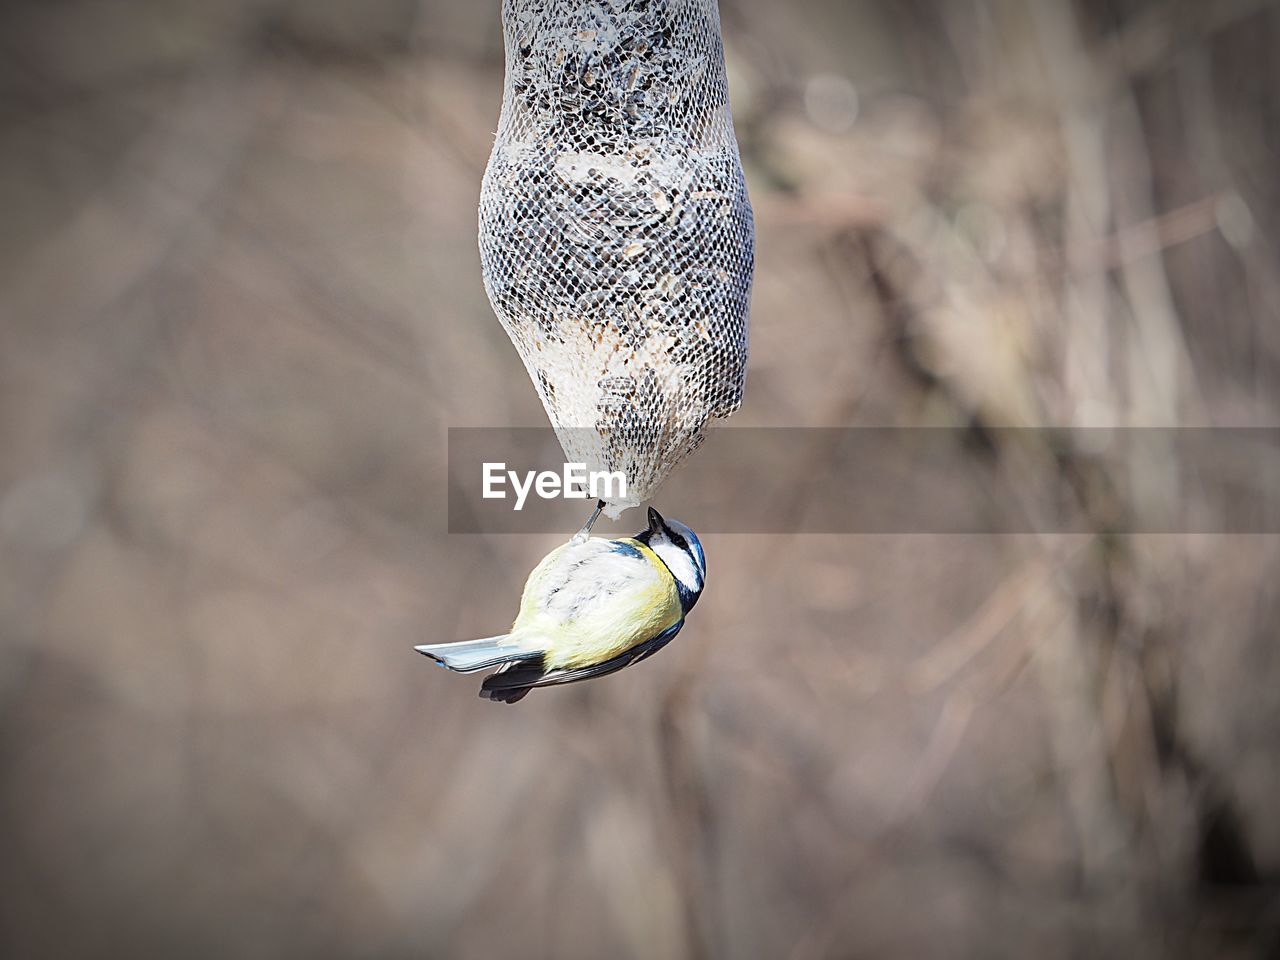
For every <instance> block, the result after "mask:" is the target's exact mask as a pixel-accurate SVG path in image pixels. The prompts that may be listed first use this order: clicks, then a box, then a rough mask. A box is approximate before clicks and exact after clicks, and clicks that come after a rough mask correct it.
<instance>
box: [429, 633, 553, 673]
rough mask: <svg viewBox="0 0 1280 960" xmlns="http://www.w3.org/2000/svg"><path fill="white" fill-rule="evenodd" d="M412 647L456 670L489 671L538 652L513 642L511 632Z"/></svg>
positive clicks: (460, 671)
mask: <svg viewBox="0 0 1280 960" xmlns="http://www.w3.org/2000/svg"><path fill="white" fill-rule="evenodd" d="M413 649H415V650H417V651H418V652H419V653H421V654H423V655H425V656H428V657H430V658H431V659H432V660H434V661H435V662H436V663H438V664H440V666H442V667H448V668H449V669H450V670H453V671H455V672H457V673H475V672H476V671H477V670H488V669H489V668H490V667H497V666H501V665H502V664H504V663H510V662H512V661H515V660H524V659H526V658H527V657H529V656H531V655H533V654H534V653H536V651H531V650H526V649H523V648H521V647H519V646H516V645H515V644H513V643H511V642H510V635H509V634H503V635H502V636H500V637H485V638H484V639H482V640H459V641H458V642H457V643H424V644H423V645H422V646H420V647H414V648H413Z"/></svg>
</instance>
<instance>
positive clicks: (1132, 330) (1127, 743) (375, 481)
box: [0, 0, 1280, 960]
mask: <svg viewBox="0 0 1280 960" xmlns="http://www.w3.org/2000/svg"><path fill="white" fill-rule="evenodd" d="M497 8H498V3H497V0H485V2H463V0H358V2H357V0H348V2H338V0H305V2H304V0H221V2H218V3H205V2H196V0H167V2H157V0H119V2H111V3H105V2H90V0H63V2H59V3H48V2H34V0H27V2H16V0H14V2H10V3H7V4H5V5H4V6H3V8H2V11H0V206H2V209H3V210H4V223H5V228H4V229H3V231H0V317H2V318H3V319H2V322H0V718H2V719H0V851H3V853H2V854H0V944H3V945H4V947H5V949H4V953H5V954H6V955H7V956H13V957H63V956H67V957H115V956H122V955H123V956H186V957H259V956H261V957H319V956H335V957H362V956H368V957H401V956H403V957H410V956H413V957H463V958H488V957H494V956H502V955H508V954H517V955H520V956H526V957H562V958H578V957H581V958H595V957H601V956H617V957H636V958H649V957H672V958H702V957H735V958H736V957H745V958H755V957H758V958H789V960H816V958H826V957H852V956H866V957H880V956H888V957H905V956H911V957H918V956H930V955H967V956H975V957H998V956H1008V957H1014V956H1017V957H1022V956H1027V955H1029V954H1030V953H1031V952H1032V951H1035V952H1036V954H1037V955H1040V956H1045V957H1068V956H1085V955H1087V956H1118V955H1124V956H1161V957H1163V956H1206V957H1208V956H1213V957H1255V956H1258V957H1262V956H1275V955H1276V952H1277V951H1278V950H1280V818H1278V817H1277V816H1276V811H1277V809H1280V802H1278V800H1277V797H1278V794H1280V647H1278V645H1277V641H1278V640H1280V636H1278V632H1280V543H1277V539H1276V538H1275V537H1265V536H1246V535H1236V536H1228V535H1208V534H1205V535H1197V536H1191V535H1169V536H1132V535H1117V534H1115V533H1114V530H1116V529H1117V527H1119V528H1120V529H1123V526H1124V524H1123V522H1122V521H1123V518H1120V522H1118V521H1117V518H1116V517H1115V516H1114V510H1113V509H1112V506H1110V505H1109V504H1110V501H1109V500H1108V497H1107V495H1106V490H1107V489H1108V483H1109V482H1112V481H1115V482H1118V481H1119V480H1120V479H1122V478H1119V477H1114V476H1112V477H1109V476H1107V474H1106V471H1100V470H1099V469H1097V467H1096V464H1093V463H1092V462H1091V459H1090V451H1089V450H1087V449H1080V450H1067V451H1056V452H1055V453H1054V454H1053V456H1052V457H1050V456H1048V455H1047V454H1045V452H1044V451H1039V450H1037V449H1036V448H1035V445H1034V444H1028V445H1024V446H1020V447H1019V449H1017V450H1006V449H1003V448H1002V447H1001V445H1000V444H999V443H987V444H986V445H983V444H981V443H978V444H975V445H974V451H973V454H972V455H973V456H974V457H982V458H985V459H984V462H986V463H987V464H989V465H990V469H992V470H994V471H996V472H998V473H1000V474H1001V475H1002V476H1003V477H1004V479H1005V480H1006V481H1009V482H1011V484H1012V485H1013V486H1015V487H1016V484H1017V481H1018V478H1019V477H1022V476H1034V475H1037V472H1038V471H1044V470H1052V471H1059V472H1061V473H1062V474H1064V475H1066V476H1070V477H1071V478H1073V484H1074V488H1075V489H1076V490H1077V494H1078V496H1079V498H1080V500H1081V502H1082V503H1083V504H1084V506H1085V508H1086V510H1089V511H1091V515H1092V516H1094V517H1096V530H1095V532H1093V533H1080V534H1074V535H1070V536H1067V535H1057V536H1047V535H1039V536H1037V535H1025V536H976V535H974V536H926V535H913V536H890V535H877V536H813V535H810V536H801V535H782V534H779V535H770V536H765V535H750V536H748V535H739V536H729V535H719V536H708V537H707V538H706V541H705V545H706V549H707V553H708V557H709V560H710V568H711V576H712V582H711V584H710V587H709V590H708V592H707V594H706V595H705V597H704V599H703V600H702V602H701V603H700V605H699V607H698V609H697V612H696V613H695V614H694V616H693V617H692V618H691V620H690V624H689V627H688V628H687V629H686V630H685V631H684V632H683V634H682V635H681V637H680V639H679V642H678V643H677V644H674V645H673V646H672V647H670V648H669V649H668V650H667V651H666V652H664V654H663V655H662V656H661V657H657V658H655V659H653V660H650V661H647V662H646V663H645V664H644V665H643V666H641V667H637V668H636V669H634V670H631V671H627V672H626V673H624V674H620V675H617V676H614V677H611V678H608V679H605V680H601V681H597V682H594V683H590V684H584V685H578V686H574V687H568V688H565V689H561V690H553V691H544V692H541V693H536V694H535V695H533V696H531V697H529V698H528V699H527V700H526V701H525V702H523V703H521V704H519V706H517V707H510V708H507V707H500V706H495V705H491V704H488V703H483V702H481V701H479V700H478V699H476V688H477V683H476V682H475V678H461V677H456V676H450V675H448V674H446V673H444V672H443V671H440V670H437V669H434V668H432V667H431V666H430V665H429V664H428V663H426V662H425V661H423V660H422V659H421V658H420V657H418V656H416V655H414V654H413V653H412V652H411V651H410V650H409V647H410V645H411V644H413V643H416V642H423V641H424V640H427V639H431V640H447V639H457V638H464V637H470V636H483V635H488V634H491V633H493V632H495V631H496V630H497V629H500V628H502V627H503V626H505V625H506V623H507V622H508V621H509V618H510V617H511V616H512V615H513V614H514V610H515V606H516V600H517V596H518V592H519V588H520V585H521V584H522V582H523V580H524V577H525V575H526V574H527V572H528V570H529V569H530V568H531V566H532V565H533V563H534V562H535V561H536V560H537V559H538V558H539V557H540V556H541V555H542V554H543V553H544V552H546V550H548V549H549V548H550V547H551V546H552V545H553V543H555V542H556V541H557V538H555V537H551V536H546V535H543V536H532V535H528V536H516V535H507V536H498V535H470V536H467V535H452V536H450V535H448V534H447V533H446V530H447V511H446V506H445V502H444V501H445V488H446V483H445V476H446V472H445V462H444V458H445V452H446V429H447V428H448V427H450V426H539V425H542V424H544V423H545V419H544V414H543V413H542V410H541V408H540V405H539V404H538V401H537V399H536V397H535V394H534V391H533V389H532V387H531V386H530V384H529V382H528V379H527V377H526V375H525V372H524V370H523V368H522V366H521V364H520V362H519V360H518V358H517V356H516V353H515V350H514V349H513V348H512V347H511V345H510V344H509V342H508V341H507V338H506V336H505V335H504V334H503V332H502V330H501V328H500V327H499V325H498V323H497V321H496V320H495V319H494V317H493V315H492V312H491V310H490V308H489V306H488V304H487V301H486V299H485V295H484V291H483V288H482V286H481V282H480V269H479V262H478V255H477V252H476V239H475V238H476V201H477V197H478V193H479V184H480V176H481V172H482V170H483V166H484V163H485V160H486V158H487V155H488V151H489V148H490V146H491V143H492V131H493V130H494V128H495V126H496V121H497V115H498V105H499V99H500V94H501V82H502V70H503V65H502V51H501V37H500V30H499V18H498V9H497ZM721 8H722V18H723V24H724V31H725V39H726V47H727V54H728V61H729V69H730V73H731V75H732V82H733V89H732V98H733V107H734V114H735V119H736V122H737V127H738V135H739V138H740V142H741V146H742V150H743V155H744V163H745V166H746V169H747V176H748V181H749V184H750V188H751V192H752V199H753V201H754V204H755V208H756V214H757V219H758V229H759V243H758V268H757V280H756V289H755V297H754V306H753V314H752V357H751V366H750V376H749V381H748V388H747V394H746V402H745V405H744V407H743V409H742V410H741V412H740V413H739V414H737V416H736V417H735V418H734V420H733V423H734V424H735V425H755V426H841V425H850V424H857V425H895V426H911V425H925V426H953V425H972V426H974V427H976V428H978V429H979V431H980V430H981V428H982V427H983V426H984V425H985V426H1044V425H1049V426H1173V425H1192V426H1215V425H1216V426H1224V425H1226V426H1268V427H1276V426H1280V376H1278V374H1280V323H1277V321H1278V320H1280V176H1277V172H1278V171H1280V56H1277V53H1278V52H1280V2H1276V0H1184V2H1155V0H1146V2H1142V0H1077V2H1068V0H1056V2H1055V0H1039V2H1014V0H958V2H943V0H876V2H872V0H850V2H835V0H792V2H790V3H786V4H782V3H776V2H773V0H723V2H722V4H721ZM814 455H815V456H816V457H821V456H822V455H823V451H821V450H817V451H815V454H814ZM809 466H810V465H807V464H805V463H803V462H800V463H778V464H777V465H776V469H777V470H778V471H784V472H785V471H791V472H792V473H793V474H794V477H795V480H794V483H793V484H792V489H793V490H794V492H795V497H794V500H793V501H791V502H786V503H779V504H778V509H780V510H791V511H797V512H798V513H803V512H804V511H813V510H821V509H822V505H821V504H820V503H813V502H810V501H808V500H806V498H805V497H804V489H805V488H804V478H805V476H806V470H807V469H808V467H809ZM1135 469H1138V470H1139V471H1140V469H1141V467H1140V464H1139V465H1135ZM1274 476H1275V474H1274V473H1273V474H1272V477H1273V478H1274ZM681 478H682V475H681V474H676V475H675V476H674V477H673V479H672V480H671V481H670V484H669V487H670V489H671V491H672V493H673V495H678V493H679V489H680V485H681V483H682V482H683V481H682V479H681ZM1123 479H1125V480H1126V482H1137V483H1139V484H1141V485H1143V489H1146V490H1147V491H1148V492H1149V495H1148V496H1145V497H1143V498H1141V499H1140V501H1139V505H1138V509H1146V508H1148V507H1150V508H1152V509H1158V507H1159V504H1160V503H1161V500H1162V497H1165V496H1167V495H1169V491H1167V490H1165V489H1164V488H1163V486H1162V484H1163V482H1164V480H1163V478H1162V477H1160V476H1158V475H1156V476H1147V477H1143V476H1138V477H1136V478H1134V477H1128V478H1123ZM1267 480H1268V478H1267V477H1264V476H1254V475H1252V472H1250V475H1246V476H1241V477H1240V478H1239V482H1240V483H1241V484H1243V485H1244V486H1245V487H1246V488H1247V487H1249V485H1260V484H1264V483H1266V482H1267ZM724 493H725V496H732V495H733V483H732V480H731V479H730V478H726V480H725V491H724ZM797 515H798V514H797ZM683 519H685V520H687V521H688V522H690V523H691V524H692V525H693V526H694V527H695V528H696V527H697V525H698V518H697V517H692V516H691V517H684V518H683ZM639 526H640V521H639V520H636V519H635V516H633V515H627V516H624V518H623V520H622V521H621V522H620V523H619V524H618V525H616V526H614V527H612V528H610V527H609V526H608V525H602V526H601V527H600V528H599V531H600V532H609V533H613V532H615V531H619V530H628V531H630V530H632V529H633V528H634V529H638V528H639Z"/></svg>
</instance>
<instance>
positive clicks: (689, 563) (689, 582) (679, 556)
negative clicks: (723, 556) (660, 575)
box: [649, 540, 702, 590]
mask: <svg viewBox="0 0 1280 960" xmlns="http://www.w3.org/2000/svg"><path fill="white" fill-rule="evenodd" d="M649 546H650V547H651V548H652V549H653V552H654V553H656V554H657V555H658V556H659V557H660V558H661V559H662V562H663V563H665V564H666V565H667V569H668V570H670V571H671V575H672V576H673V577H675V578H676V579H677V580H679V581H680V582H681V583H682V584H684V585H685V587H686V588H688V589H689V590H700V589H702V577H701V575H700V574H699V573H698V568H697V566H695V565H694V562H693V558H692V557H691V556H689V554H688V553H687V552H686V551H684V550H681V549H680V548H679V547H677V546H676V545H675V544H674V543H672V542H671V541H670V540H664V541H661V542H657V543H650V544H649Z"/></svg>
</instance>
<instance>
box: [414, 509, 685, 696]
mask: <svg viewBox="0 0 1280 960" xmlns="http://www.w3.org/2000/svg"><path fill="white" fill-rule="evenodd" d="M599 509H600V508H599V507H597V509H596V514H594V515H593V516H592V518H591V520H588V521H587V525H586V526H585V527H583V529H582V530H580V531H579V532H578V534H576V535H575V536H574V537H573V539H571V540H570V541H569V542H568V543H565V544H562V545H561V546H559V547H556V548H555V549H554V550H552V551H551V552H550V553H549V554H547V555H546V557H544V558H543V559H542V561H541V562H540V563H539V564H538V565H537V566H536V567H535V568H534V569H533V572H532V573H530V574H529V579H528V581H527V582H526V583H525V587H524V593H523V596H522V597H521V600H520V612H519V614H518V615H517V616H516V619H515V623H514V624H512V627H511V631H510V632H509V633H505V634H502V635H501V636H496V637H485V638H483V639H480V640H462V641H459V642H456V643H435V644H430V643H428V644H423V645H421V646H417V647H414V649H415V650H417V651H418V652H419V653H421V654H424V655H426V656H428V657H430V658H431V659H432V660H434V661H435V662H436V663H438V664H440V665H441V666H443V667H446V668H448V669H449V670H453V671H454V672H456V673H477V672H479V671H482V670H488V669H491V668H493V667H497V670H496V671H495V672H494V673H492V674H491V675H490V676H488V677H486V678H485V680H484V682H483V684H482V685H481V688H480V697H481V698H482V699H485V700H491V701H494V702H500V703H516V702H517V701H519V700H521V699H523V698H524V697H525V696H526V695H527V694H528V693H529V691H530V690H533V689H535V688H537V687H549V686H554V685H558V684H564V683H577V682H579V681H582V680H590V679H593V678H595V677H603V676H606V675H607V674H611V673H615V672H617V671H618V670H621V669H623V668H624V667H629V666H631V665H632V664H633V663H639V662H640V661H641V660H644V659H645V658H646V657H651V656H653V654H655V653H657V652H658V651H659V650H661V649H662V648H663V647H664V646H666V645H667V644H668V643H670V642H671V640H672V638H673V637H675V635H676V634H677V633H679V632H680V628H681V627H683V626H684V621H685V617H687V616H688V614H689V611H690V610H692V609H693V607H694V605H695V604H696V603H697V602H698V597H699V596H700V595H701V594H702V588H703V584H704V583H705V581H706V576H707V561H706V556H705V554H704V553H703V550H702V543H701V542H700V541H699V540H698V537H697V535H696V534H695V533H694V532H693V531H692V530H691V529H689V527H687V526H686V525H685V524H683V523H681V522H680V521H678V520H665V519H663V517H662V515H661V514H660V513H658V511H657V510H655V509H653V508H652V507H650V508H649V513H648V520H649V526H648V528H647V529H645V530H642V531H641V532H640V533H638V534H636V535H635V536H634V537H621V538H619V539H616V540H607V539H605V538H603V537H591V536H589V535H588V534H589V532H590V528H591V524H592V523H593V522H594V520H595V518H596V516H598V515H599Z"/></svg>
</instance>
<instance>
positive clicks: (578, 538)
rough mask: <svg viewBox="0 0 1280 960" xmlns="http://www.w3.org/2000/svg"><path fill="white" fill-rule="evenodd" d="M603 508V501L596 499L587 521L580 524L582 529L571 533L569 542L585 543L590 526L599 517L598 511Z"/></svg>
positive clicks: (592, 525) (589, 534) (588, 535)
mask: <svg viewBox="0 0 1280 960" xmlns="http://www.w3.org/2000/svg"><path fill="white" fill-rule="evenodd" d="M603 509H604V501H603V500H597V501H596V508H595V510H593V511H592V513H591V516H589V517H587V522H586V523H584V524H583V525H582V529H581V530H579V531H578V532H577V533H575V534H574V535H573V537H572V538H571V539H570V540H569V542H570V543H586V542H587V538H588V537H590V536H591V528H592V527H594V526H595V525H596V521H597V520H598V519H600V511H601V510H603Z"/></svg>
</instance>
